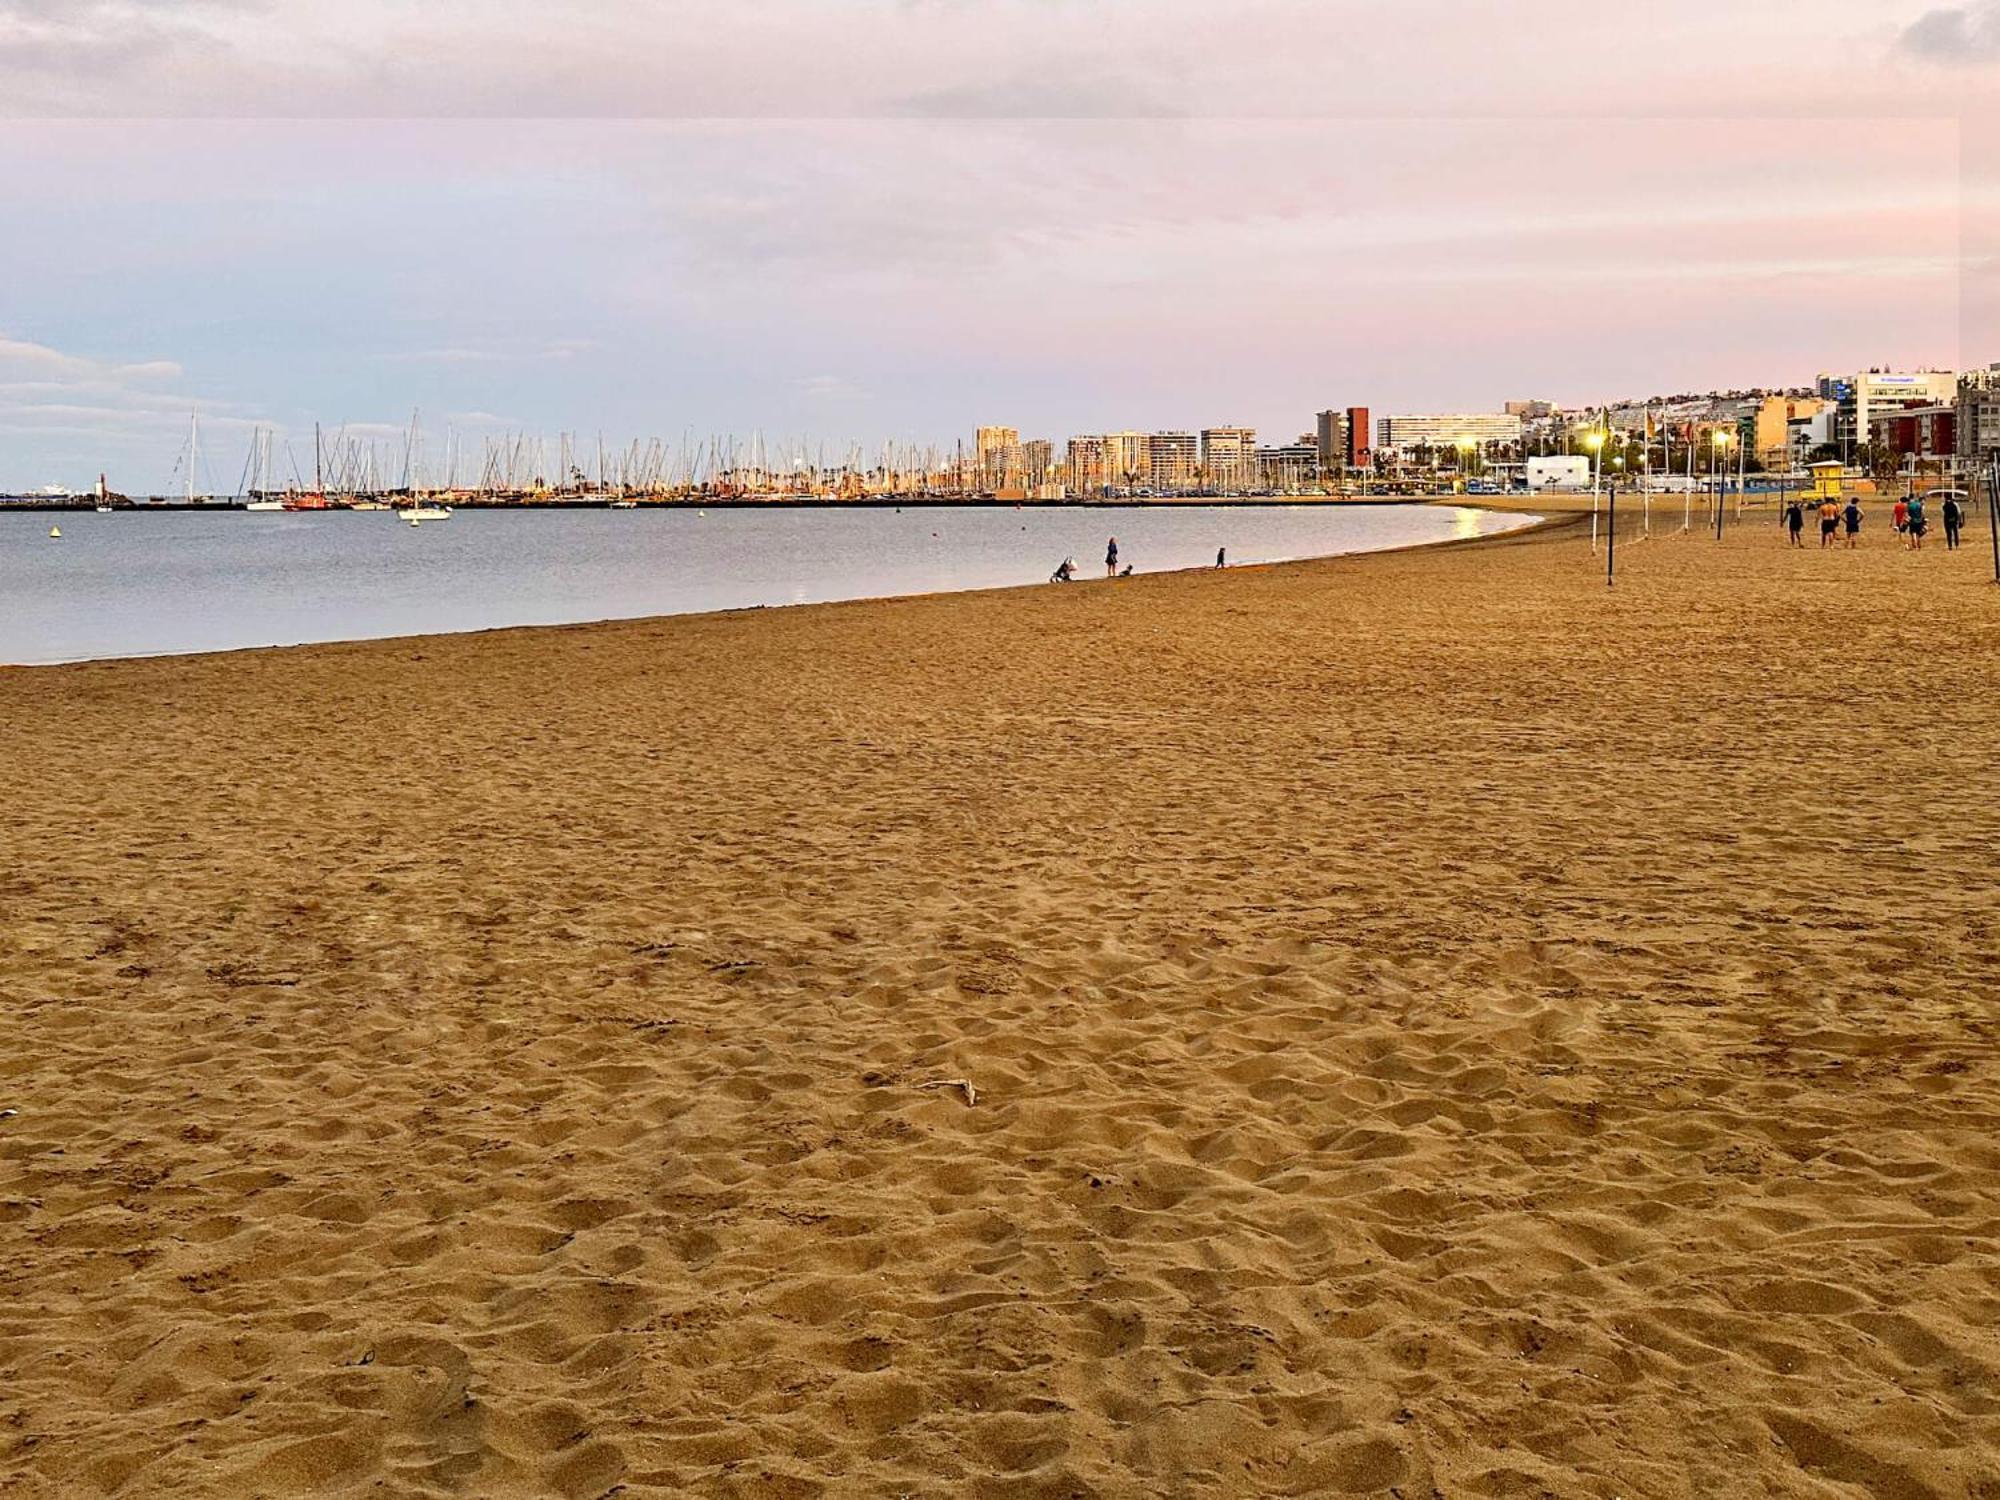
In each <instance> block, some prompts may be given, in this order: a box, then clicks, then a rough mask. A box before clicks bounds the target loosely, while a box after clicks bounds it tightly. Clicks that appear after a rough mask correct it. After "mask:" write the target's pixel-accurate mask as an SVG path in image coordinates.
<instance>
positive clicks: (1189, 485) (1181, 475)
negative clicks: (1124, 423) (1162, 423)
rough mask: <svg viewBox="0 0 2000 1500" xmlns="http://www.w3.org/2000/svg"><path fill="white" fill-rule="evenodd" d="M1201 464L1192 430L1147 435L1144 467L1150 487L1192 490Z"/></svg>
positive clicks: (1196, 441)
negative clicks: (1196, 472)
mask: <svg viewBox="0 0 2000 1500" xmlns="http://www.w3.org/2000/svg"><path fill="white" fill-rule="evenodd" d="M1200 467H1201V442H1200V440H1199V439H1198V438H1196V437H1195V435H1194V434H1193V433H1191V432H1156V433H1153V434H1152V435H1151V436H1150V437H1148V438H1147V439H1146V470H1147V473H1148V474H1149V475H1150V476H1151V478H1152V482H1153V488H1155V489H1159V490H1168V491H1180V490H1191V489H1193V488H1194V479H1195V471H1196V470H1197V469H1199V468H1200Z"/></svg>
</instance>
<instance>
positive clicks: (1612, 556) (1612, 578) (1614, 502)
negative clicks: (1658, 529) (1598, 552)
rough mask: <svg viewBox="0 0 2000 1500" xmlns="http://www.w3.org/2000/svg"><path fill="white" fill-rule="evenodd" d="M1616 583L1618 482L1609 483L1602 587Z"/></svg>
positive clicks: (1608, 586)
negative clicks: (1609, 500)
mask: <svg viewBox="0 0 2000 1500" xmlns="http://www.w3.org/2000/svg"><path fill="white" fill-rule="evenodd" d="M1617 581H1618V481H1617V480H1615V479H1614V480H1612V481H1611V509H1610V512H1609V514H1607V515H1606V517H1605V521H1604V586H1605V587H1606V588H1610V587H1612V586H1613V585H1614V584H1616V583H1617Z"/></svg>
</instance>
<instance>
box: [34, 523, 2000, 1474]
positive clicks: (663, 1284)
mask: <svg viewBox="0 0 2000 1500" xmlns="http://www.w3.org/2000/svg"><path fill="white" fill-rule="evenodd" d="M1869 540H1870V545H1869V546H1868V548H1867V549H1866V550H1863V551H1861V552H1858V553H1845V552H1836V553H1824V554H1823V553H1820V552H1819V551H1818V550H1817V549H1814V550H1810V551H1807V552H1802V553H1797V552H1791V551H1788V550H1787V549H1785V548H1784V547H1782V546H1781V545H1779V544H1778V543H1777V542H1776V540H1775V533H1774V531H1773V530H1772V529H1771V528H1770V527H1769V525H1768V523H1765V524H1759V525H1757V526H1754V527H1750V528H1746V529H1743V530H1740V531H1732V533H1731V535H1730V536H1729V538H1728V539H1727V540H1726V541H1725V542H1724V543H1722V544H1720V545H1718V544H1716V543H1715V542H1713V541H1711V540H1707V539H1705V538H1701V537H1690V538H1672V539H1669V538H1666V537H1661V538H1657V539H1655V540H1653V541H1650V542H1646V543H1644V544H1640V545H1630V544H1627V545H1625V546H1623V547H1621V550H1620V559H1621V563H1622V564H1623V566H1622V569H1621V572H1622V576H1621V579H1620V582H1619V585H1618V587H1617V588H1616V589H1615V590H1607V589H1606V588H1605V587H1604V586H1603V583H1602V579H1601V575H1600V573H1599V571H1598V569H1597V566H1596V564H1595V563H1594V562H1593V559H1592V558H1591V556H1590V554H1589V551H1588V546H1587V543H1585V542H1584V541H1582V540H1581V539H1579V537H1578V536H1577V535H1576V534H1575V533H1574V531H1571V532H1568V533H1566V534H1561V535H1551V534H1547V533H1544V534H1542V535H1540V536H1537V537H1534V538H1529V539H1518V540H1511V541H1503V542H1499V543H1488V544H1482V545H1479V546H1474V547H1469V548H1452V549H1443V550H1434V551H1428V552H1418V553H1404V554H1394V555H1377V556H1371V557H1361V558H1351V559H1340V560H1334V561H1328V562H1322V563H1311V564H1302V565H1295V566H1288V567H1283V568H1271V569H1263V570H1256V571H1249V570H1246V571H1241V572H1230V573H1226V574H1187V575H1180V576H1172V577H1157V578H1144V577H1141V578H1135V579H1132V580H1130V581H1127V582H1123V583H1117V584H1105V583H1092V584H1088V585H1082V586H1075V587H1070V588H1049V587H1044V588H1041V589H1034V590H1017V591H1010V592H1005V593H993V594H978V595H956V596H946V597H938V598H930V599H919V600H909V601H901V602H881V603H867V604H852V605H832V606H824V607H817V608H812V609H801V610H788V611H774V612H748V613H740V614H733V615H724V616H713V617H705V618H686V619H675V620H665V621H656V622H641V623H632V624H614V625H602V626H587V627H577V628H567V629H554V630H528V631H513V632H502V633H496V634H490V635H484V636H461V637H443V638H432V639H425V640H406V641H392V642H373V643H365V644H356V645H348V646H320V647H309V648H302V649H297V650H288V651H265V652H249V653H240V654H235V655H228V656H217V657H206V658H180V659H172V660H156V661H138V662H124V663H101V664H93V665H83V666H75V667H62V668H50V669H41V670H35V671H19V670H16V671H9V672H4V673H0V777H4V780H5V787H4V795H5V805H6V808H7V811H8V816H7V818H6V820H5V823H4V833H0V855H4V860H0V1020H4V1024H5V1036H6V1046H5V1048H4V1050H0V1109H7V1110H13V1111H17V1113H14V1114H12V1115H11V1116H9V1117H6V1118H0V1289H4V1297H0V1493H5V1494H7V1495H9V1496H12V1495H22V1496H34V1497H42V1496H64V1497H68V1496H78V1495H97V1494H112V1493H117V1494H123V1495H177V1496H210V1495H214V1496H241V1497H248V1496H256V1495H264V1496H290V1495H306V1494H312V1495H320V1494H326V1495H346V1494H353V1495H363V1494H394V1495H461V1494H463V1495H479V1496H501V1497H505V1496H542V1495H561V1496H574V1497H594V1496H604V1495H612V1494H617V1495H623V1496H639V1495H659V1496H670V1495H690V1494H691V1495H743V1496H811V1495H820V1494H826V1495H901V1494H909V1495H923V1496H937V1497H945V1496H953V1497H957V1496H1010V1497H1011V1496H1049V1497H1055V1496H1072V1495H1076V1496H1087V1495H1100V1496H1125V1495H1132V1496H1142V1495H1143V1496H1154V1495H1169V1496H1179V1495H1189V1496H1194V1495H1236V1494H1276V1495H1324V1494H1381V1495H1398V1496H1402V1497H1406V1500H1415V1497H1429V1496H1433V1495H1442V1496H1448V1497H1452V1500H1456V1497H1459V1496H1540V1495H1553V1496H1562V1497H1571V1496H1592V1497H1606V1500H1608V1497H1611V1496H1623V1497H1626V1500H1634V1497H1641V1496H1645V1497H1653V1496H1660V1497H1666V1496H1685V1495H1759V1496H1800V1497H1807V1496H1810V1497H1819V1500H1833V1497H1860V1496H1875V1497H1892V1500H1923V1497H1946V1496H1951V1497H1958V1496H1980V1497H1989V1500H1990V1497H1992V1496H1995V1495H2000V1333H1996V1331H1995V1330H1996V1329H1997V1328H2000V1259H1996V1255H1995V1250H1996V1236H2000V1057H1996V1036H2000V1011H1996V1003H2000V889H1996V885H2000V879H1997V878H1996V862H1995V850H1996V849H2000V784H1997V783H1996V782H1995V780H1994V770H1993V766H1994V759H1993V756H1994V752H1995V747H1996V745H2000V691H1996V690H1997V689H2000V589H1996V588H1995V587H1994V586H1993V584H1992V583H1991V582H1990V557H1989V555H1988V554H1987V552H1986V551H1985V548H1986V538H1985V536H1984V534H1983V532H1982V533H1980V534H1977V535H1975V536H1974V537H1973V538H1972V542H1973V545H1972V547H1970V548H1969V549H1968V550H1966V551H1963V552H1960V553H1958V554H1955V555H1951V554H1946V553H1944V552H1943V551H1942V550H1933V551H1926V552H1925V553H1924V554H1923V555H1921V556H1911V555H1909V554H1906V553H1903V552H1900V551H1897V550H1894V549H1893V548H1891V547H1890V546H1889V545H1888V544H1887V539H1886V538H1885V537H1884V536H1883V535H1882V534H1881V533H1880V532H1879V531H1878V532H1877V533H1876V534H1874V535H1872V536H1871V537H1870V539H1869ZM953 1080H966V1081H967V1082H969V1084H970V1085H971V1088H970V1089H968V1088H964V1087H960V1086H958V1085H957V1084H955V1083H953V1082H952V1081H953ZM975 1095H976V1098H975V1097H974V1096H975Z"/></svg>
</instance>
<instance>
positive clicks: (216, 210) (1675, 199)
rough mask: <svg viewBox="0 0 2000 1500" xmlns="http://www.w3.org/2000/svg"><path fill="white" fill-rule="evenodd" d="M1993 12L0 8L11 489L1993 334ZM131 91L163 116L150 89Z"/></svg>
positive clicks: (1697, 373) (3, 445)
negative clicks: (418, 445)
mask: <svg viewBox="0 0 2000 1500" xmlns="http://www.w3.org/2000/svg"><path fill="white" fill-rule="evenodd" d="M1997 110H2000V6H1996V5H1994V4H1973V5H1969V6H1963V7H1949V6H1947V7H1939V6H1937V5H1935V4H1930V3H1923V0H1917V3H1900V0H1867V3H1860V0H1781V3H1768V4H1763V5H1759V6H1756V7H1745V6H1742V5H1740V4H1733V3H1729V4H1726V3H1721V0H1698V3H1682V4H1672V5H1666V4H1662V5H1653V6H1648V7H1644V8H1641V7H1636V6H1630V5H1614V6H1609V7H1607V6H1604V5H1602V4H1593V5H1583V4H1573V3H1570V0H1554V3H1541V4H1527V3H1518V4H1517V3H1504V0H1502V3H1490V4H1480V5H1471V4H1462V3H1454V4H1442V3H1434V0H1433V3H1422V0H1419V3H1409V0H1404V3H1398V4H1395V5H1390V4H1385V3H1373V4H1356V3H1347V0H1310V3H1305V0H1298V3H1276V0H1239V3H1236V4H1231V5H1226V6H1224V5H1214V4H1193V3H1184V0H881V3H877V0H852V3H844V0H737V3H734V4H730V5H721V4H700V5H697V4H688V3H655V4H645V5H642V4H637V3H616V0H614V3H600V4H597V5H594V6H593V7H591V19H590V20H589V21H587V22H583V21H578V20H576V19H574V18H573V17H571V16H568V15H559V14H558V10H557V8H556V7H546V6H531V5H527V4H522V3H504V4H503V3H498V0H457V3H434V4H430V5H425V6H416V5H411V4H407V3H393V4H392V3H387V0H366V3H351V4H347V5H343V6H340V7H334V6H331V5H304V4H300V3H297V0H218V3H212V4H174V3H168V0H152V3H140V0H0V111H4V112H5V113H7V114H9V115H11V116H12V118H10V119H8V120H7V122H6V124H5V125H4V127H0V223H4V226H5V228H4V230H0V489H9V488H20V487H26V486H29V485H38V484H45V483H51V482H63V483H68V484H72V485H79V486H80V485H82V484H84V483H87V482H88V481H89V480H91V479H93V478H94V477H95V475H96V473H97V471H98V470H99V469H101V468H102V469H108V470H109V471H110V473H111V477H112V481H113V483H114V484H115V485H117V486H118V487H120V488H124V489H127V490H130V491H133V492H145V491H150V490H154V489H157V488H159V487H161V486H162V485H164V483H165V482H166V478H167V474H168V471H169V469H170V467H171V465H172V463H173V460H174V456H175V449H176V446H177V443H178V441H179V435H180V433H181V432H182V431H183V430H184V428H185V425H186V420H187V410H188V407H189V405H190V404H191V403H192V402H196V401H198V402H199V403H200V405H201V408H202V411H203V415H204V422H205V424H206V425H207V426H208V428H209V430H210V432H211V434H212V435H213V438H214V442H215V445H216V450H215V456H214V457H213V459H212V460H211V463H212V472H213V475H214V477H215V479H216V480H217V481H218V482H219V483H221V484H222V485H223V486H224V487H225V488H229V487H233V485H234V483H235V480H236V478H237V473H238V470H239V469H240V466H241V462H242V451H243V447H244V445H245V443H246V441H247V434H248V431H249V428H250V426H251V425H253V424H256V423H264V424H275V425H276V426H277V427H278V428H280V429H281V431H284V432H287V433H289V434H291V435H293V436H294V437H297V436H299V435H304V436H305V440H306V441H307V442H308V443H309V434H310V431H311V425H312V422H313V420H314V418H315V417H318V418H320V419H322V420H324V421H325V422H327V423H328V424H330V425H336V426H337V425H339V424H342V423H346V424H350V430H356V429H357V428H366V427H370V426H380V427H381V428H382V429H383V430H385V431H386V430H388V429H390V428H394V427H399V426H401V425H404V424H407V422H408V420H409V415H410V411H411V409H412V408H413V407H415V408H421V409H422V411H423V412H424V414H425V416H424V420H425V425H426V427H427V428H429V429H430V430H431V431H432V432H434V433H438V434H441V433H442V431H443V429H444V427H445V426H446V425H447V424H449V425H450V426H452V427H454V428H455V429H457V430H458V431H460V432H461V433H463V434H467V435H469V436H473V437H474V439H475V440H476V435H477V434H481V433H488V432H496V431H500V430H503V429H507V428H527V429H531V430H535V431H539V432H544V433H547V434H551V435H553V434H554V433H555V432H557V431H558V430H562V429H570V430H575V431H578V432H581V433H583V434H586V435H587V436H588V437H590V438H593V439H594V436H595V434H596V433H597V432H599V431H600V430H601V431H602V432H603V433H604V434H605V436H606V438H607V440H610V441H612V442H615V443H622V442H623V441H625V440H627V439H629V438H631V437H635V436H653V435H657V436H660V437H664V438H667V439H669V440H675V439H678V438H680V437H681V436H682V435H683V434H687V433H692V434H694V435H696V436H697V437H706V436H707V435H708V434H711V433H718V432H735V433H737V434H739V435H743V436H747V435H748V434H749V433H750V432H751V431H752V430H753V429H761V430H762V432H763V433H764V434H765V435H766V436H767V438H770V439H773V440H777V439H782V438H800V437H804V438H809V439H812V440H815V441H823V442H825V443H826V444H827V445H828V447H829V451H830V453H832V454H834V455H836V456H837V455H838V454H840V453H844V451H845V449H846V445H847V444H848V443H849V442H857V443H859V444H861V445H862V447H863V450H864V452H866V453H868V454H870V455H871V456H872V454H873V452H874V451H875V449H876V448H877V447H878V446H879V444H880V443H881V442H882V441H883V440H884V439H889V438H895V439H898V440H903V441H913V442H920V443H939V444H946V445H948V444H949V443H951V442H952V441H953V440H955V439H957V438H959V437H962V436H965V437H969V435H970V432H971V429H972V427H973V426H974V425H975V424H977V423H983V422H1004V423H1011V424H1013V425H1017V426H1019V427H1021V428H1022V429H1023V431H1024V433H1026V434H1027V435H1030V436H1047V437H1051V438H1054V439H1056V440H1057V441H1058V443H1059V442H1060V441H1061V439H1062V438H1063V437H1065V436H1066V435H1068V434H1069V433H1071V432H1074V431H1087V430H1091V429H1103V428H1107V427H1108V428H1124V427H1168V426H1173V427H1198V426H1201V425H1211V424H1219V423H1226V422H1238V423H1247V424H1251V425H1254V426H1256V427H1258V428H1259V429H1260V431H1262V432H1265V433H1266V434H1268V435H1270V436H1271V437H1273V438H1289V437H1291V436H1293V435H1295V434H1297V433H1299V432H1301V431H1303V430H1305V429H1307V428H1308V427H1310V425H1311V417H1312V413H1313V412H1314V410H1316V409H1317V408H1319V407H1322V406H1325V405H1329V404H1338V405H1348V404H1365V405H1368V406H1371V407H1373V408H1374V409H1375V410H1376V411H1377V412H1388V411H1396V410H1405V411H1407V410H1433V411H1435V410H1465V409H1493V408H1496V407H1497V406H1498V405H1499V404H1500V403H1501V402H1502V401H1504V400H1506V399H1508V398H1510V397H1523V396H1547V397H1550V398H1553V399H1556V400H1559V401H1569V402H1584V401H1591V400H1599V399H1605V398H1617V397H1621V396H1636V395H1644V394H1647V393H1654V392H1661V393H1664V392H1671V391H1677V390H1686V389H1707V388H1709V387H1714V386H1720V387H1727V386H1732V385H1738V384H1753V383H1776V382H1802V381H1807V380H1810V379H1811V377H1812V376H1813V375H1814V374H1815V373H1816V372H1817V371H1819V370H1822V369H1853V368H1856V367H1861V366H1866V365H1871V364H1883V363H1890V364H1899V365H1906V364H1938V365H1958V364H1963V363H1973V362H1978V363H1986V362H1989V361H1993V360H2000V299H1996V295H1995V282H1996V270H1995V264H1996V262H1995V246H1996V234H1995V225H1996V219H2000V213H1997V212H1996V204H2000V163H1996V154H2000V153H1997V152H1996V147H1995V145H1994V144H1993V135H1994V132H1993V130H1992V128H1991V126H1990V125H1986V126H1984V127H1983V128H1982V129H1980V130H1973V129H1968V128H1966V122H1967V121H1968V120H1971V119H1974V118H1977V117H1980V115H1981V112H1982V111H1983V112H1985V113H1984V118H1986V119H1988V120H1990V119H1991V118H1993V115H1994V112H1995V111H1997ZM134 114H145V115H147V116H149V118H146V119H138V120H135V119H133V118H131V116H133V115H134Z"/></svg>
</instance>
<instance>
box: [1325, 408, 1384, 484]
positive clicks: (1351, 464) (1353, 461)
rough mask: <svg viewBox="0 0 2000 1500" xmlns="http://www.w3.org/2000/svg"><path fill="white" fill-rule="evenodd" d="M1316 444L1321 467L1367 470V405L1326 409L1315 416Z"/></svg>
mask: <svg viewBox="0 0 2000 1500" xmlns="http://www.w3.org/2000/svg"><path fill="white" fill-rule="evenodd" d="M1313 435H1314V446H1315V447H1317V448H1318V450H1319V466H1320V467H1321V468H1322V469H1343V468H1344V469H1365V468H1367V467H1368V462H1369V451H1370V450H1369V444H1368V408H1367V407H1365V406H1350V407H1348V408H1347V409H1346V410H1345V411H1331V410H1329V411H1323V412H1321V413H1319V415H1318V416H1317V417H1316V418H1314V430H1313Z"/></svg>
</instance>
